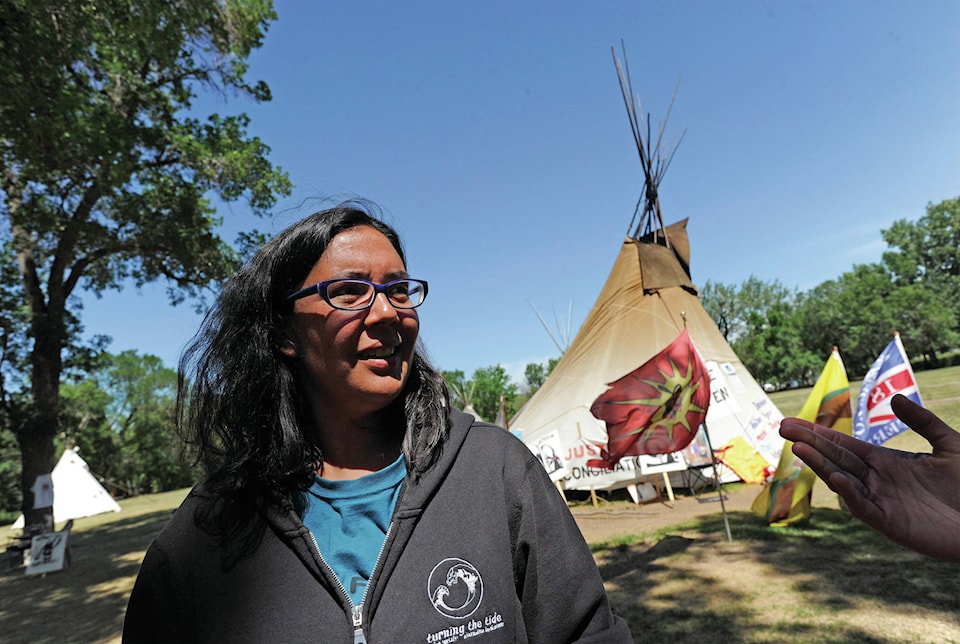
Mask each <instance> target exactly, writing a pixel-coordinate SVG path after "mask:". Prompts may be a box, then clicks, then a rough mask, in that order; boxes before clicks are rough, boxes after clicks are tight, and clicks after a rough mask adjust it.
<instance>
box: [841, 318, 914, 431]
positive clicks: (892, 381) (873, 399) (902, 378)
mask: <svg viewBox="0 0 960 644" xmlns="http://www.w3.org/2000/svg"><path fill="white" fill-rule="evenodd" d="M894 394H903V395H904V396H906V397H907V398H909V399H910V400H912V401H913V402H915V403H917V404H918V405H922V404H923V403H922V402H921V401H920V390H919V389H918V388H917V379H916V378H915V377H914V376H913V369H912V368H911V367H910V360H909V359H907V352H906V351H904V350H903V344H902V343H901V342H900V333H899V332H894V334H893V340H891V341H890V344H888V345H887V348H886V349H884V350H883V352H882V353H881V354H880V357H879V358H877V360H876V362H874V363H873V366H872V367H870V370H869V371H868V372H867V375H866V376H864V378H863V386H862V387H861V388H860V395H859V396H857V411H856V413H855V414H854V416H853V435H854V436H855V437H857V438H859V439H860V440H862V441H866V442H868V443H873V444H874V445H881V444H883V443H884V442H886V441H887V440H888V439H890V438H893V437H894V436H896V435H897V434H899V433H900V432H902V431H904V430H906V429H909V428H908V427H907V426H906V425H905V424H904V423H903V422H902V421H901V420H900V419H899V418H897V417H896V416H895V415H894V413H893V409H891V407H890V401H891V400H892V399H893V396H894Z"/></svg>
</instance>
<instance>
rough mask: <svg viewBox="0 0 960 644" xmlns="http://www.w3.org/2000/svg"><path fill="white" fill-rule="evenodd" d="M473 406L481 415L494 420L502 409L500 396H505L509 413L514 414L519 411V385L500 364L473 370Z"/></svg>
mask: <svg viewBox="0 0 960 644" xmlns="http://www.w3.org/2000/svg"><path fill="white" fill-rule="evenodd" d="M471 380H472V382H473V407H474V409H476V410H477V412H478V413H479V414H480V416H481V417H482V418H484V419H486V420H490V421H492V420H493V419H494V418H496V417H497V412H498V411H499V410H500V397H501V396H504V397H505V398H506V403H507V415H509V416H513V414H514V413H515V412H516V411H517V410H516V407H515V402H516V398H517V385H515V384H514V383H512V382H510V377H509V376H508V375H507V372H506V370H504V368H503V367H501V366H500V365H495V366H492V367H482V368H480V369H477V370H476V371H474V372H473V377H472V378H471Z"/></svg>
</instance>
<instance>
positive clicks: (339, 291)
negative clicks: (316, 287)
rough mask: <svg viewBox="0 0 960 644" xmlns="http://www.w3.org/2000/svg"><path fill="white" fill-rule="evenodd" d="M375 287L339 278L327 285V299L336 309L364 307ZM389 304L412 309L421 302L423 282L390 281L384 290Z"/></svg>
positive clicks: (371, 300)
mask: <svg viewBox="0 0 960 644" xmlns="http://www.w3.org/2000/svg"><path fill="white" fill-rule="evenodd" d="M376 291H377V289H376V288H375V287H374V285H373V284H370V283H368V282H362V281H359V280H339V281H336V282H332V283H330V284H328V285H327V299H328V300H329V301H330V304H331V305H333V306H335V307H337V308H338V309H344V310H347V311H353V310H358V309H364V308H366V307H368V306H370V304H371V303H372V302H373V299H374V297H375V295H376ZM384 293H385V294H386V296H387V299H389V300H390V304H392V305H393V306H394V307H396V308H398V309H412V308H415V307H417V306H420V304H421V303H422V302H423V298H424V288H423V284H421V283H420V282H418V281H416V280H397V281H395V282H391V283H390V284H389V286H388V288H387V289H386V290H385V291H384Z"/></svg>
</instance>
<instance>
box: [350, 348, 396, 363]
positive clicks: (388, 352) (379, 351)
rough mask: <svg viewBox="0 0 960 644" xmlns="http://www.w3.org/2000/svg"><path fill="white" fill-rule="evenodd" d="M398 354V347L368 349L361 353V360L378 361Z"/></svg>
mask: <svg viewBox="0 0 960 644" xmlns="http://www.w3.org/2000/svg"><path fill="white" fill-rule="evenodd" d="M396 352H397V347H396V346H393V347H377V348H375V349H368V350H366V351H361V352H360V356H359V357H360V359H361V360H376V359H384V358H389V357H390V356H392V355H393V354H395V353H396Z"/></svg>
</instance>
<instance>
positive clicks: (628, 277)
mask: <svg viewBox="0 0 960 644" xmlns="http://www.w3.org/2000/svg"><path fill="white" fill-rule="evenodd" d="M614 60H615V62H616V64H617V70H618V73H619V75H620V83H621V89H622V90H623V94H624V100H625V102H626V103H627V111H628V114H629V115H630V121H631V125H632V127H633V132H634V138H635V140H636V142H637V147H638V150H639V151H640V158H641V162H642V163H643V167H644V175H645V190H644V198H643V212H642V214H641V217H640V220H639V222H638V225H637V226H636V228H633V230H632V231H630V232H629V233H628V236H627V237H626V239H624V241H623V245H622V246H621V248H620V253H619V255H618V256H617V258H616V261H615V262H614V264H613V268H612V269H611V271H610V275H609V277H608V278H607V282H606V284H605V285H604V286H603V289H602V290H601V291H600V295H599V297H598V298H597V301H596V302H595V303H594V305H593V308H592V309H591V310H590V313H589V314H588V315H587V318H586V320H585V321H584V323H583V326H582V327H581V328H580V330H579V332H578V333H577V335H576V337H575V338H574V340H573V342H572V343H571V344H570V346H569V348H568V349H567V350H566V351H565V352H564V354H563V357H562V358H561V359H560V362H559V363H558V364H557V366H556V367H555V368H554V370H553V372H552V373H551V374H550V376H549V377H548V378H547V380H546V382H545V383H544V384H543V386H542V387H541V388H540V389H539V390H538V391H537V392H536V394H534V396H533V397H532V398H531V399H530V400H529V401H528V402H527V404H526V405H524V407H523V408H522V409H521V410H520V411H519V412H518V414H517V415H516V417H515V418H514V419H513V420H512V422H511V429H516V430H519V432H520V433H521V435H522V438H523V441H524V442H525V443H526V444H527V445H528V447H530V448H531V450H532V451H533V452H534V453H535V454H549V455H550V459H551V462H550V463H547V462H546V461H545V467H547V469H548V471H550V472H551V473H552V475H553V476H554V478H555V479H557V480H559V479H560V478H561V477H562V478H563V481H564V483H563V484H564V487H565V488H566V489H590V488H594V489H611V488H619V487H624V486H626V485H629V484H631V483H633V482H635V481H637V480H638V479H639V478H640V476H641V475H642V474H644V473H645V471H644V470H645V468H644V463H643V459H644V458H645V457H626V458H624V459H622V460H621V461H620V462H619V464H618V466H617V467H616V468H614V470H612V471H610V470H602V469H596V468H590V467H587V465H586V462H587V461H588V460H589V459H592V458H597V457H598V456H599V454H600V451H599V447H600V446H601V445H605V444H606V430H605V427H604V424H603V422H602V421H600V420H598V419H596V418H595V417H594V416H593V415H592V414H591V413H590V406H591V404H592V403H593V401H594V400H595V399H596V398H597V396H598V395H600V394H601V393H602V392H603V391H605V390H606V388H607V384H608V383H611V382H613V381H615V380H617V379H618V378H620V377H621V376H623V375H624V374H627V373H629V372H631V371H633V370H634V369H636V368H637V367H638V366H639V365H641V364H643V363H644V362H646V361H647V360H649V359H650V358H652V357H653V356H654V355H655V354H657V353H658V352H659V351H661V350H662V349H664V348H665V347H666V346H667V345H668V344H670V342H672V341H673V340H674V339H675V338H676V337H677V335H678V334H679V333H680V332H681V331H682V330H683V329H684V328H686V329H688V330H689V334H690V336H691V338H692V339H693V342H694V344H695V345H696V348H697V350H698V351H699V353H700V355H701V357H702V359H703V360H704V362H705V363H706V366H707V370H708V373H709V375H710V379H711V387H710V389H711V394H712V399H711V402H710V407H709V411H708V413H707V417H706V425H707V428H708V429H709V433H710V438H711V440H712V444H713V448H714V450H719V449H722V448H723V447H726V446H734V445H736V446H737V448H738V449H741V448H746V449H748V450H752V451H753V452H755V454H753V455H754V456H755V455H756V453H758V454H759V455H760V456H762V458H763V460H764V461H765V462H766V463H768V464H770V465H772V466H775V465H776V464H777V462H778V459H779V453H780V449H781V448H782V446H783V440H782V439H781V438H780V437H779V435H778V433H777V427H778V426H779V424H780V420H781V419H782V415H781V414H780V412H779V411H778V410H777V408H776V406H775V405H774V404H773V402H772V401H771V400H770V398H769V397H768V396H767V395H766V393H764V391H763V389H762V388H761V387H760V385H758V384H757V382H756V381H755V380H754V379H753V377H752V376H751V375H750V374H749V373H748V372H747V370H746V369H745V368H744V366H743V363H742V362H741V361H740V359H739V358H738V357H737V355H736V354H735V353H734V352H733V349H731V348H730V345H729V344H728V343H727V341H726V339H725V338H724V337H723V335H722V334H721V333H720V330H719V329H718V328H717V325H716V323H715V322H714V321H713V320H712V319H711V318H710V316H709V315H708V314H707V312H706V311H705V310H704V308H703V306H702V305H701V303H700V301H699V299H698V292H697V289H696V287H695V286H694V284H693V282H692V280H691V277H690V243H689V240H688V238H687V231H686V225H687V220H686V219H684V220H682V221H680V222H678V223H675V224H672V225H670V226H664V224H663V220H662V216H661V213H660V202H659V198H658V195H657V187H658V185H659V183H660V180H661V179H662V176H663V173H664V171H665V170H666V167H667V166H668V165H669V161H670V158H672V152H671V153H670V155H668V158H667V159H666V160H664V159H663V157H662V156H661V154H660V146H661V142H662V141H663V136H662V129H661V132H660V136H658V140H657V144H656V147H655V148H653V149H651V146H650V136H649V119H647V123H648V125H647V136H646V140H645V141H644V138H643V135H642V132H641V130H640V126H639V121H638V119H637V109H636V105H635V103H634V101H633V100H632V98H631V96H632V90H631V89H630V84H629V77H628V75H627V73H626V72H624V71H623V68H622V67H621V65H620V62H619V60H617V59H616V56H614ZM674 151H675V148H674ZM638 211H639V207H638ZM632 224H633V222H631V226H632ZM744 443H745V445H744ZM674 460H675V461H677V462H678V463H677V464H678V466H679V469H684V468H685V467H686V465H685V464H684V462H683V461H682V460H681V457H680V455H674Z"/></svg>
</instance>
